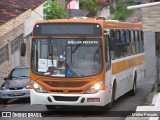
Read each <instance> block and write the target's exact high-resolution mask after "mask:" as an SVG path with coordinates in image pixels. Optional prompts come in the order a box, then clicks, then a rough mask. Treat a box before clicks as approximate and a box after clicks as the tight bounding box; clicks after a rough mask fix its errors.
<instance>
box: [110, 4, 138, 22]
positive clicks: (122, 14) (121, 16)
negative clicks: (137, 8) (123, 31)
mask: <svg viewBox="0 0 160 120" xmlns="http://www.w3.org/2000/svg"><path fill="white" fill-rule="evenodd" d="M135 4H136V3H135V2H117V3H116V7H117V10H116V11H114V10H113V7H112V5H111V9H110V12H111V14H114V15H115V17H114V18H113V19H114V20H120V21H125V20H126V18H128V17H129V16H130V15H131V14H132V13H133V11H131V10H127V7H128V6H132V5H135Z"/></svg>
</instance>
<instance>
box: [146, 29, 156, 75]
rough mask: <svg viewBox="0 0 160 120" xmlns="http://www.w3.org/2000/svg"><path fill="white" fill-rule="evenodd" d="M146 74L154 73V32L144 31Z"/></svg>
mask: <svg viewBox="0 0 160 120" xmlns="http://www.w3.org/2000/svg"><path fill="white" fill-rule="evenodd" d="M144 46H145V62H146V75H147V76H150V75H156V52H155V33H154V32H144Z"/></svg>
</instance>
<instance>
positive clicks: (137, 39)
mask: <svg viewBox="0 0 160 120" xmlns="http://www.w3.org/2000/svg"><path fill="white" fill-rule="evenodd" d="M135 42H136V53H137V54H138V53H139V34H138V31H135Z"/></svg>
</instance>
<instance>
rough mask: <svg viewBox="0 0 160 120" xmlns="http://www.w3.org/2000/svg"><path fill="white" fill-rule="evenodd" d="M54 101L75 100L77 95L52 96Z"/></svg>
mask: <svg viewBox="0 0 160 120" xmlns="http://www.w3.org/2000/svg"><path fill="white" fill-rule="evenodd" d="M53 97H54V99H55V100H56V101H77V100H78V98H79V97H76V96H74V97H72V96H70V97H68V96H67V97H64V96H53Z"/></svg>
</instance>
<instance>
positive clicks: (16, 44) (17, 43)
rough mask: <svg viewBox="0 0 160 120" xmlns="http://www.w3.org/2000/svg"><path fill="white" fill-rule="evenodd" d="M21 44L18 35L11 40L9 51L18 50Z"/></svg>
mask: <svg viewBox="0 0 160 120" xmlns="http://www.w3.org/2000/svg"><path fill="white" fill-rule="evenodd" d="M20 46H21V39H19V37H18V38H17V39H15V40H13V41H12V42H11V53H12V54H13V53H14V52H15V51H18V50H19V49H20Z"/></svg>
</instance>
